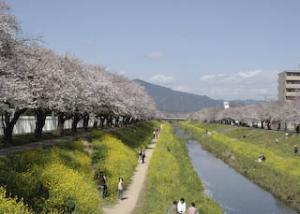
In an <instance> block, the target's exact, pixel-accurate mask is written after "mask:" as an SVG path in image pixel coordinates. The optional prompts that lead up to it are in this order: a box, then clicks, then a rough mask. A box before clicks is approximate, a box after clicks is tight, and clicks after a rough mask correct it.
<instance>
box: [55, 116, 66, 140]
mask: <svg viewBox="0 0 300 214" xmlns="http://www.w3.org/2000/svg"><path fill="white" fill-rule="evenodd" d="M65 121H66V117H65V115H64V113H59V114H58V124H57V130H58V133H59V135H60V136H63V135H64V123H65Z"/></svg>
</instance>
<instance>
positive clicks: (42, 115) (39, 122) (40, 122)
mask: <svg viewBox="0 0 300 214" xmlns="http://www.w3.org/2000/svg"><path fill="white" fill-rule="evenodd" d="M35 114H36V123H35V130H34V135H35V137H36V138H41V137H42V132H43V127H44V125H45V121H46V117H47V111H46V110H44V109H41V108H39V109H37V110H35Z"/></svg>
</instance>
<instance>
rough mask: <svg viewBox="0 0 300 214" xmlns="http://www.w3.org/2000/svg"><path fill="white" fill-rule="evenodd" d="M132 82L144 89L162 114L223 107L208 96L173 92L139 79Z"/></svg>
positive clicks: (220, 102)
mask: <svg viewBox="0 0 300 214" xmlns="http://www.w3.org/2000/svg"><path fill="white" fill-rule="evenodd" d="M134 81H135V82H136V83H138V84H140V85H141V86H143V87H144V88H145V90H146V91H147V92H148V94H149V95H150V96H152V97H153V99H154V101H155V102H156V106H157V108H158V109H159V110H160V111H161V112H164V113H172V114H176V113H188V112H195V111H199V110H200V109H202V108H207V107H217V106H219V107H220V106H223V101H222V100H214V99H212V98H210V97H208V96H203V95H196V94H191V93H186V92H181V91H174V90H172V89H170V88H166V87H163V86H159V85H154V84H151V83H148V82H145V81H143V80H139V79H136V80H134Z"/></svg>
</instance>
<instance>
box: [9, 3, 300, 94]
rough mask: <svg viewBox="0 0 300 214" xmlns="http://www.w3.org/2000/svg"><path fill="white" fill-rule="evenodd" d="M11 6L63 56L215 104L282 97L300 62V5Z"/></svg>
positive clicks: (27, 27) (32, 32)
mask: <svg viewBox="0 0 300 214" xmlns="http://www.w3.org/2000/svg"><path fill="white" fill-rule="evenodd" d="M7 2H8V3H9V4H10V5H11V6H12V9H13V13H14V14H15V15H16V16H17V18H18V19H19V21H20V22H21V25H22V27H23V31H24V33H25V34H26V35H29V36H34V37H37V36H41V37H42V38H43V41H44V42H45V44H46V46H48V47H50V48H52V49H55V50H56V51H57V52H60V53H63V52H71V53H74V54H75V55H77V56H79V57H81V58H83V59H84V60H85V61H87V62H90V63H95V64H101V65H105V66H107V67H108V68H109V69H110V70H111V71H114V72H119V73H124V74H125V75H126V76H128V77H130V78H141V79H144V80H147V81H151V82H154V83H159V84H160V85H164V86H168V87H171V88H173V89H178V90H183V91H189V92H193V93H197V94H207V95H209V96H211V97H214V98H223V99H237V98H241V99H246V98H250V99H264V98H265V97H267V98H269V99H270V98H276V96H277V91H276V90H277V89H276V88H277V73H278V72H280V71H282V70H284V69H297V68H298V64H299V63H300V1H299V0H218V1H217V0H206V1H202V0H118V1H117V0H85V1H84V0H8V1H7Z"/></svg>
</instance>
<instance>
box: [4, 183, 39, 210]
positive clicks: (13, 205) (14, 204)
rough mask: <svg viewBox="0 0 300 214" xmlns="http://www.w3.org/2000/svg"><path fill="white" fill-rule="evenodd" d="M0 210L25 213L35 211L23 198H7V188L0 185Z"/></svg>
mask: <svg viewBox="0 0 300 214" xmlns="http://www.w3.org/2000/svg"><path fill="white" fill-rule="evenodd" d="M0 210H1V211H0V212H1V213H23V214H31V213H33V212H32V211H31V210H30V209H29V208H28V207H27V206H26V205H25V204H24V203H23V201H22V200H18V198H17V197H15V198H7V197H6V190H5V189H4V188H3V187H0Z"/></svg>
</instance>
